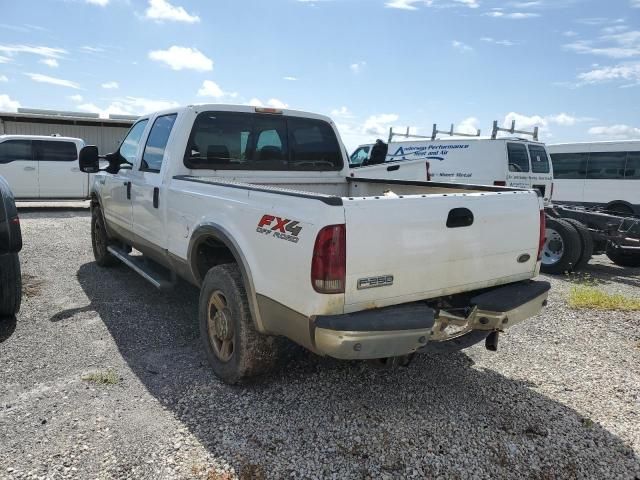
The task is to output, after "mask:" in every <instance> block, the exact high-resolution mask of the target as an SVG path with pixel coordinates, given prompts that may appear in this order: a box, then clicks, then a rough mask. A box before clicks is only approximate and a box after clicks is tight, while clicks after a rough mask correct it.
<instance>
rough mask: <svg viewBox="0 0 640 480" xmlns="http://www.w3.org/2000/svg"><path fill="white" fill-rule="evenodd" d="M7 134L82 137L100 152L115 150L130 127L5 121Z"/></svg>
mask: <svg viewBox="0 0 640 480" xmlns="http://www.w3.org/2000/svg"><path fill="white" fill-rule="evenodd" d="M3 123H4V133H5V134H7V135H12V134H13V135H53V134H54V133H59V134H60V135H62V136H65V137H76V138H82V139H83V140H84V141H85V142H86V144H87V145H97V146H98V151H99V152H100V153H109V152H113V151H114V150H115V149H116V148H118V145H120V141H121V140H122V139H123V138H124V136H125V134H126V133H127V130H128V128H124V127H108V126H95V127H94V126H85V125H60V124H49V123H31V122H12V121H10V120H5V121H3Z"/></svg>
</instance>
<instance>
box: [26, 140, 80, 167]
mask: <svg viewBox="0 0 640 480" xmlns="http://www.w3.org/2000/svg"><path fill="white" fill-rule="evenodd" d="M33 151H34V152H35V158H36V159H37V160H41V161H44V162H75V161H76V160H77V159H78V149H77V148H76V144H75V143H73V142H56V141H53V140H34V141H33Z"/></svg>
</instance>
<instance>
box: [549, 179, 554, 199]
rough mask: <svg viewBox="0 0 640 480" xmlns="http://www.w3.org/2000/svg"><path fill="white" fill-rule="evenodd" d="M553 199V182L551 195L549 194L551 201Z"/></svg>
mask: <svg viewBox="0 0 640 480" xmlns="http://www.w3.org/2000/svg"><path fill="white" fill-rule="evenodd" d="M552 198H553V182H551V193H550V194H549V200H551V199H552Z"/></svg>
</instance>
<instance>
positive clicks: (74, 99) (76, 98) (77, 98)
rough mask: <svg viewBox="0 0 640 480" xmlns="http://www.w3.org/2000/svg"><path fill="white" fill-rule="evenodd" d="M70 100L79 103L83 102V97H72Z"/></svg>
mask: <svg viewBox="0 0 640 480" xmlns="http://www.w3.org/2000/svg"><path fill="white" fill-rule="evenodd" d="M69 100H71V101H73V102H76V103H79V102H81V101H82V95H71V96H69Z"/></svg>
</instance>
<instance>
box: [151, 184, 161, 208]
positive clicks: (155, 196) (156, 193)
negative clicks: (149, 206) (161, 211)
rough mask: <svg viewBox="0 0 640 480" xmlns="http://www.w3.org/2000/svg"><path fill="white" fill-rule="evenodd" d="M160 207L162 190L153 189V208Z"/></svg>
mask: <svg viewBox="0 0 640 480" xmlns="http://www.w3.org/2000/svg"><path fill="white" fill-rule="evenodd" d="M158 205H160V189H159V188H158V187H153V208H158Z"/></svg>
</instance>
